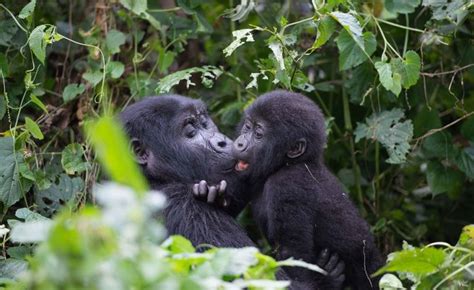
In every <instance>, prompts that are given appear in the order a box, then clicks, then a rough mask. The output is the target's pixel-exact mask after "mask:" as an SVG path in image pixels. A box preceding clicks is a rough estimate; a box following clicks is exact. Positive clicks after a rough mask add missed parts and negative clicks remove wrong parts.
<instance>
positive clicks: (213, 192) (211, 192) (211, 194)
mask: <svg viewBox="0 0 474 290" xmlns="http://www.w3.org/2000/svg"><path fill="white" fill-rule="evenodd" d="M216 196H217V188H216V187H215V186H211V187H209V194H208V195H207V202H209V203H213V202H214V200H215V199H216Z"/></svg>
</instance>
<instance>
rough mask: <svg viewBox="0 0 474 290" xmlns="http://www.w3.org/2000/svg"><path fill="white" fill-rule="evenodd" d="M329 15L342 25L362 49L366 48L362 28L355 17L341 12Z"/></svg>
mask: <svg viewBox="0 0 474 290" xmlns="http://www.w3.org/2000/svg"><path fill="white" fill-rule="evenodd" d="M329 15H331V17H332V18H334V20H336V21H337V22H339V24H341V25H342V27H343V28H344V30H345V31H346V32H347V33H348V34H349V35H350V36H351V37H352V38H353V39H354V40H355V42H357V43H358V44H359V46H360V47H364V40H363V39H362V27H361V26H360V24H359V21H357V19H356V18H355V17H354V16H353V15H351V14H349V13H344V12H339V11H335V12H331V13H329Z"/></svg>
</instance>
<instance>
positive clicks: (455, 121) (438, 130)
mask: <svg viewBox="0 0 474 290" xmlns="http://www.w3.org/2000/svg"><path fill="white" fill-rule="evenodd" d="M472 115H474V111H472V112H470V113H467V114H466V115H464V116H462V117H460V118H459V119H456V120H454V121H452V122H451V123H449V124H447V125H445V126H443V127H441V128H436V129H431V130H429V131H428V132H426V133H425V134H424V135H423V136H421V137H418V138H416V139H415V145H414V146H413V149H415V148H416V147H417V146H418V143H419V142H420V141H421V140H423V139H425V138H427V137H429V136H431V135H433V134H436V133H438V132H440V131H443V130H444V129H447V128H449V127H451V126H453V125H455V124H457V123H459V122H460V121H462V120H464V119H466V118H469V117H470V116H472Z"/></svg>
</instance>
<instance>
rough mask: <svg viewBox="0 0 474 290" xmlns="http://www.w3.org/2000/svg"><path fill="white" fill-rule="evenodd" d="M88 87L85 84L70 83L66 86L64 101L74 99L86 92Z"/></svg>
mask: <svg viewBox="0 0 474 290" xmlns="http://www.w3.org/2000/svg"><path fill="white" fill-rule="evenodd" d="M85 90H86V87H85V86H84V85H83V84H69V85H67V86H66V87H65V88H64V91H63V100H64V103H67V102H70V101H72V100H74V99H75V98H76V97H77V96H78V95H80V94H82V93H84V91H85Z"/></svg>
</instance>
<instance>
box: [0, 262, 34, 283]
mask: <svg viewBox="0 0 474 290" xmlns="http://www.w3.org/2000/svg"><path fill="white" fill-rule="evenodd" d="M27 269H28V263H27V262H26V261H23V260H17V259H11V258H10V259H2V260H1V261H0V277H2V279H12V280H15V279H18V278H19V277H20V276H21V274H22V273H23V272H25V271H26V270H27Z"/></svg>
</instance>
